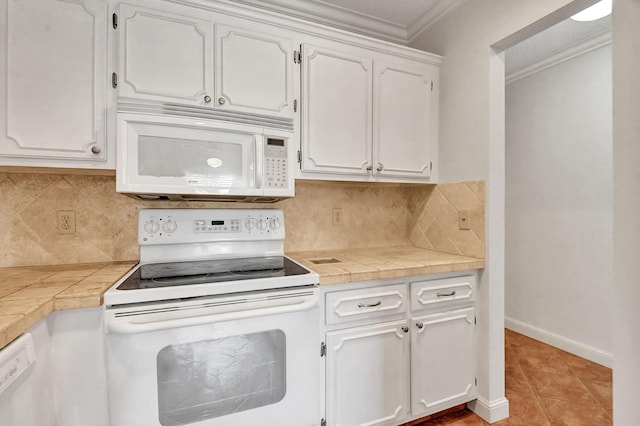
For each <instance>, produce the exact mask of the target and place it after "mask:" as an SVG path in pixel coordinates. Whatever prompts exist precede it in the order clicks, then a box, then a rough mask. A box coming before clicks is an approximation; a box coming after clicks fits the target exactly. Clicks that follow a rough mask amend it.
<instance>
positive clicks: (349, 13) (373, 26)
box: [233, 0, 407, 45]
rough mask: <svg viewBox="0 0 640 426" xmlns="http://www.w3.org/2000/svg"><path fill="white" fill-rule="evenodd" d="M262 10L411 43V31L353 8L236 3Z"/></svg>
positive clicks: (283, 1) (278, 1) (277, 1)
mask: <svg viewBox="0 0 640 426" xmlns="http://www.w3.org/2000/svg"><path fill="white" fill-rule="evenodd" d="M233 1H234V2H236V3H242V4H246V5H249V6H253V7H256V8H259V9H263V10H268V11H271V12H276V13H281V14H284V15H290V16H294V17H296V18H301V19H305V20H308V21H312V22H316V23H319V24H323V25H327V26H330V27H333V28H339V29H342V30H346V31H351V32H355V33H359V34H363V35H366V36H369V37H373V38H377V39H382V40H386V41H390V42H392V43H397V44H403V45H406V44H407V29H406V28H405V27H403V26H401V25H397V24H394V23H392V22H388V21H385V20H382V19H380V18H376V17H374V16H370V15H367V14H364V13H359V12H356V11H353V10H350V9H346V8H342V7H339V6H335V5H332V4H329V3H324V2H321V1H314V2H308V1H301V0H271V1H269V2H265V1H263V0H233Z"/></svg>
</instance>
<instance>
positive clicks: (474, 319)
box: [473, 315, 478, 325]
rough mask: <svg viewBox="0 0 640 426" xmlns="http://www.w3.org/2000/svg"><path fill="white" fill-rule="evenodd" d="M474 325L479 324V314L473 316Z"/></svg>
mask: <svg viewBox="0 0 640 426" xmlns="http://www.w3.org/2000/svg"><path fill="white" fill-rule="evenodd" d="M473 325H478V317H477V316H475V315H474V316H473Z"/></svg>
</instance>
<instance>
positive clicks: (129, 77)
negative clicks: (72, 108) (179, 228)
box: [118, 4, 213, 105]
mask: <svg viewBox="0 0 640 426" xmlns="http://www.w3.org/2000/svg"><path fill="white" fill-rule="evenodd" d="M119 13H120V22H121V24H120V26H119V28H120V34H119V48H118V55H119V65H118V66H119V75H120V79H119V80H120V81H119V86H118V95H119V96H121V97H133V98H139V99H149V100H157V101H163V102H173V103H182V104H191V105H206V104H207V102H206V101H205V96H207V95H208V96H212V95H213V90H212V89H213V23H211V22H208V21H204V20H200V19H197V18H194V17H190V16H186V15H179V14H176V13H169V12H163V11H157V10H152V9H144V8H140V7H136V6H131V5H126V4H123V5H121V6H120V11H119Z"/></svg>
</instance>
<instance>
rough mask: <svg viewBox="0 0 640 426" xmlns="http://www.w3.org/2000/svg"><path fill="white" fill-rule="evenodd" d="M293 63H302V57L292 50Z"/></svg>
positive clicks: (298, 52) (297, 51)
mask: <svg viewBox="0 0 640 426" xmlns="http://www.w3.org/2000/svg"><path fill="white" fill-rule="evenodd" d="M293 63H294V64H300V63H302V55H301V54H300V51H299V50H294V51H293Z"/></svg>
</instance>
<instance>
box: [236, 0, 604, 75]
mask: <svg viewBox="0 0 640 426" xmlns="http://www.w3.org/2000/svg"><path fill="white" fill-rule="evenodd" d="M231 1H234V2H236V3H243V4H248V5H251V6H254V7H258V8H261V9H266V10H270V11H274V12H279V13H282V14H285V15H289V16H294V17H297V18H302V19H306V20H309V21H313V22H317V23H320V24H325V25H328V26H331V27H337V28H341V29H344V30H347V31H352V32H356V33H359V34H364V35H367V36H370V37H373V38H377V39H381V40H386V41H390V42H393V43H398V44H404V45H408V44H410V43H411V42H412V41H413V40H414V39H415V38H416V37H418V36H419V35H420V34H421V33H422V32H423V31H425V30H426V29H427V28H429V27H430V26H431V25H433V24H434V23H435V22H437V21H438V20H440V19H442V18H444V17H445V16H447V15H448V14H449V13H451V12H453V11H454V10H455V9H457V8H459V7H460V6H462V5H463V4H464V3H465V2H466V1H469V0H231ZM472 1H479V0H472ZM610 30H611V17H610V16H609V17H605V18H602V19H598V20H596V21H591V22H576V21H573V20H571V19H567V20H565V21H563V22H561V23H559V24H557V25H555V26H553V27H551V28H549V29H547V30H545V31H542V32H541V33H539V34H537V35H535V36H533V37H531V38H529V39H527V40H525V41H523V42H522V43H520V44H518V45H516V46H513V47H512V48H510V49H508V50H507V51H506V61H505V62H506V63H505V66H506V74H507V77H509V76H510V75H512V76H516V77H517V76H518V75H523V73H526V72H528V70H531V69H533V68H535V67H540V66H544V64H545V62H549V63H551V62H553V61H555V62H558V61H559V60H562V58H563V57H565V58H569V57H573V56H575V55H576V54H579V53H580V52H584V51H586V50H588V49H593V48H596V47H599V46H602V45H603V44H606V43H608V42H610V38H611V33H610ZM572 55H573V56H572Z"/></svg>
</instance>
